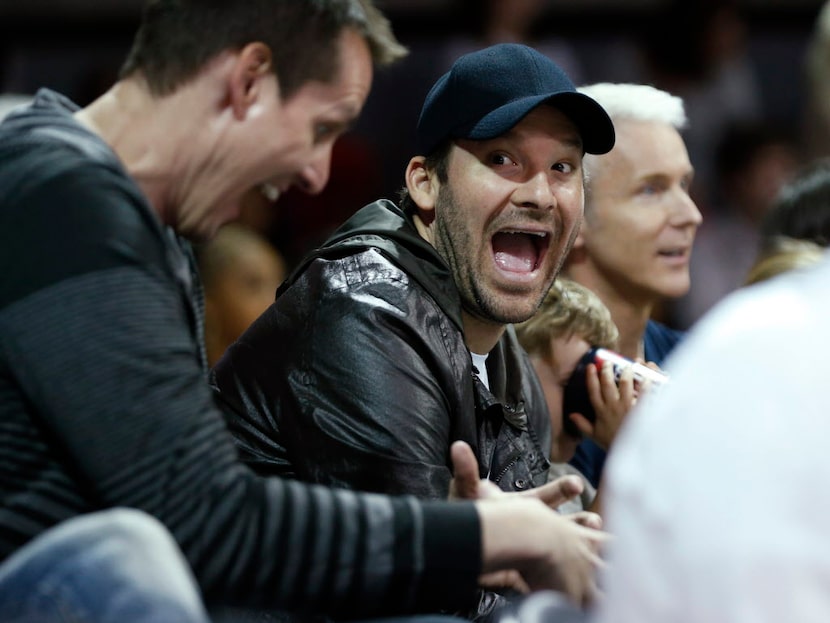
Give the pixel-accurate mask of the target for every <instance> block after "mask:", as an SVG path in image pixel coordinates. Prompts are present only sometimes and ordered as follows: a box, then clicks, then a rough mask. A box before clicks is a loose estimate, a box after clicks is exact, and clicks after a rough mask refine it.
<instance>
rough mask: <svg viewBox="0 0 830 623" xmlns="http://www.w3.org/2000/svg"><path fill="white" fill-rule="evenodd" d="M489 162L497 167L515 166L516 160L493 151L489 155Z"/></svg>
mask: <svg viewBox="0 0 830 623" xmlns="http://www.w3.org/2000/svg"><path fill="white" fill-rule="evenodd" d="M489 161H490V164H491V165H493V166H497V167H505V166H517V164H516V162H515V161H514V160H513V159H512V158H510V156H508V155H507V154H502V153H495V154H492V155H491V156H490V159H489Z"/></svg>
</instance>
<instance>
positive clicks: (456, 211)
mask: <svg viewBox="0 0 830 623" xmlns="http://www.w3.org/2000/svg"><path fill="white" fill-rule="evenodd" d="M435 230H436V236H435V245H436V250H437V251H438V253H439V255H441V257H442V258H444V261H445V262H446V263H447V265H448V266H449V268H450V272H451V274H452V277H453V281H454V282H455V286H456V288H457V290H458V293H459V295H460V297H461V306H462V307H463V308H464V311H466V312H467V313H468V314H470V315H471V316H474V317H475V318H478V319H479V320H480V321H483V322H486V323H489V324H492V325H495V326H505V325H507V324H511V323H515V322H523V321H525V320H527V319H528V318H530V317H531V316H532V315H533V314H534V313H535V312H536V310H537V309H538V308H539V305H541V304H542V301H543V300H544V297H545V294H546V293H547V289H548V288H545V291H544V292H541V293H540V294H539V296H538V297H537V298H538V300H537V301H536V302H535V305H533V307H532V310H531V311H529V312H523V311H522V310H520V309H516V308H515V307H514V306H511V305H510V302H509V301H507V302H505V301H503V300H500V299H499V294H498V292H493V291H492V288H487V286H486V284H485V279H484V278H483V277H482V276H481V275H480V274H479V272H478V271H477V270H476V264H477V262H476V258H475V257H474V256H473V252H474V250H475V248H476V245H475V244H473V241H472V235H471V234H470V231H469V229H468V228H467V227H466V223H465V222H464V216H463V211H462V210H461V207H460V206H459V205H458V202H457V201H456V199H455V194H454V193H453V192H452V188H451V187H450V185H448V184H444V185H443V186H442V187H441V189H440V190H439V191H438V197H437V200H436V210H435ZM575 236H576V234H575V233H574V235H573V236H572V237H571V238H572V240H571V241H570V242H571V243H572V242H573V238H575ZM484 242H485V244H489V240H488V241H484ZM568 248H570V243H569V246H568ZM561 265H562V259H560V261H559V262H558V264H557V266H556V270H555V271H554V276H553V277H552V278H551V280H550V281H551V284H552V283H553V279H554V278H555V275H556V274H558V273H559V269H560V267H561ZM548 287H549V286H548Z"/></svg>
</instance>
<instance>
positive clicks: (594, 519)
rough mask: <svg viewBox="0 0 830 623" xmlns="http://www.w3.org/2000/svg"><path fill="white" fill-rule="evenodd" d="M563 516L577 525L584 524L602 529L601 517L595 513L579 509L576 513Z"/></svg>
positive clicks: (595, 528)
mask: <svg viewBox="0 0 830 623" xmlns="http://www.w3.org/2000/svg"><path fill="white" fill-rule="evenodd" d="M564 517H565V519H568V520H570V521H572V522H574V523H575V524H577V525H580V526H585V527H586V528H591V529H593V530H602V517H600V516H599V515H598V514H597V513H592V512H590V511H580V512H578V513H571V514H569V515H564Z"/></svg>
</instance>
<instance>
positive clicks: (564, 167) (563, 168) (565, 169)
mask: <svg viewBox="0 0 830 623" xmlns="http://www.w3.org/2000/svg"><path fill="white" fill-rule="evenodd" d="M551 169H553V170H554V171H559V172H560V173H573V172H574V170H575V167H574V165H572V164H570V163H569V162H557V163H556V164H555V165H553V166H552V167H551Z"/></svg>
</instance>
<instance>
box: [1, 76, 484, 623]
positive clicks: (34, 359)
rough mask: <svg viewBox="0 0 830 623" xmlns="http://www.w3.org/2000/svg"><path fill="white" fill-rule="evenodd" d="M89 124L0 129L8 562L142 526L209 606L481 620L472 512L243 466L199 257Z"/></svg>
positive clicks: (43, 114) (54, 100)
mask: <svg viewBox="0 0 830 623" xmlns="http://www.w3.org/2000/svg"><path fill="white" fill-rule="evenodd" d="M72 108H73V106H72V105H71V103H69V102H67V101H66V100H64V99H63V98H61V97H60V96H58V95H57V94H54V93H52V92H48V91H43V92H41V93H40V94H39V95H38V97H37V98H36V100H35V103H34V106H33V108H31V109H30V110H29V111H27V112H24V113H22V114H20V115H18V116H16V117H13V118H12V119H10V120H7V121H6V122H5V123H4V124H3V125H0V266H2V268H3V271H2V277H0V559H3V558H6V557H8V556H9V555H10V554H11V553H12V552H13V551H15V550H16V549H17V548H19V547H20V546H22V545H23V544H24V543H26V542H27V541H29V540H30V539H32V538H33V537H35V536H36V535H38V534H39V533H41V532H42V531H44V530H46V529H47V528H49V527H50V526H52V525H54V524H56V523H58V522H60V521H61V520H63V519H66V518H69V517H72V516H74V515H77V514H80V513H84V512H89V511H94V510H98V509H102V508H108V507H114V506H128V507H134V508H140V509H142V510H145V511H147V512H149V513H150V514H152V515H154V516H155V517H157V518H159V519H160V520H161V521H162V522H163V523H164V524H165V525H166V526H167V527H168V528H169V529H170V531H171V532H172V534H173V535H174V537H175V538H176V540H177V542H178V543H179V545H180V546H181V548H182V550H183V552H184V554H185V556H186V558H187V559H188V561H189V562H190V564H191V566H192V568H193V570H194V573H195V575H196V577H197V580H198V581H199V584H200V586H201V588H202V590H203V592H204V594H205V597H206V599H207V600H208V601H209V602H219V601H222V602H226V603H234V604H240V605H249V606H261V607H274V608H280V609H287V610H295V611H315V612H322V613H327V614H332V615H336V616H370V615H379V614H390V613H401V612H410V611H435V610H439V609H440V610H447V609H448V610H457V609H462V608H465V607H466V606H468V605H469V601H470V599H472V597H473V595H474V587H475V580H476V576H477V574H478V573H479V571H480V564H481V563H480V556H481V553H480V539H481V536H480V528H479V524H478V519H477V515H476V512H475V509H474V508H473V507H472V505H470V504H466V503H463V504H462V503H459V504H447V503H427V504H424V503H420V502H418V501H416V500H415V499H413V498H406V497H400V498H389V497H383V496H374V495H365V494H355V493H352V492H348V491H332V490H328V489H324V488H318V487H314V486H308V485H304V484H301V483H297V482H291V481H282V480H276V479H270V480H269V479H262V478H259V477H257V476H255V475H253V474H252V473H251V472H250V471H249V470H248V469H247V468H245V467H244V466H242V465H240V464H239V463H238V461H237V458H236V453H235V449H234V445H233V442H232V440H231V438H230V436H229V433H228V432H227V430H226V429H225V425H224V422H223V420H222V417H221V414H220V413H219V412H218V411H217V410H216V407H215V405H214V404H213V401H212V396H211V393H210V392H209V390H208V386H207V383H206V380H205V371H204V368H203V366H202V365H201V364H200V350H199V348H200V347H199V345H200V341H201V338H200V336H199V325H198V310H197V309H196V308H194V304H193V292H192V288H193V283H192V282H191V275H190V271H189V268H188V264H187V257H186V255H184V254H182V253H181V249H180V248H179V247H178V246H177V245H176V244H174V242H173V239H172V238H171V237H170V236H169V235H168V234H167V233H166V231H165V230H164V228H163V227H162V226H161V225H160V223H159V222H158V220H157V219H156V217H155V215H154V214H153V212H152V211H151V209H150V208H149V206H148V205H147V203H146V201H145V199H144V197H143V196H142V195H141V193H140V191H139V190H138V188H137V186H136V185H135V184H134V183H133V182H132V180H131V179H130V178H129V176H127V175H126V173H125V172H124V171H123V170H122V169H121V166H120V164H119V163H118V161H117V160H116V159H115V157H114V155H113V154H112V153H111V152H110V151H109V149H108V148H107V147H106V146H105V145H104V144H103V143H101V142H100V141H98V140H97V139H96V138H95V137H94V136H93V135H91V134H88V133H86V131H85V130H83V129H82V128H81V127H80V126H78V125H77V124H75V122H74V121H73V119H72V117H71V111H72Z"/></svg>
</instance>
